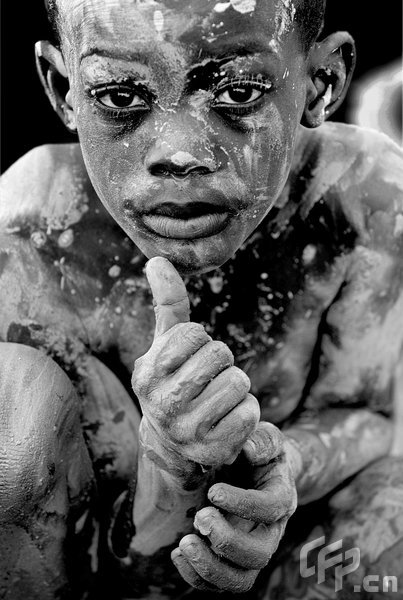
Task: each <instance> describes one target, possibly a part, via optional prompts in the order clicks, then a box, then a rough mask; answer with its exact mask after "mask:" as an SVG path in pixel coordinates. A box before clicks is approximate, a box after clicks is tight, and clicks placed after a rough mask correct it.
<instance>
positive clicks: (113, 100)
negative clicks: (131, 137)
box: [88, 83, 152, 116]
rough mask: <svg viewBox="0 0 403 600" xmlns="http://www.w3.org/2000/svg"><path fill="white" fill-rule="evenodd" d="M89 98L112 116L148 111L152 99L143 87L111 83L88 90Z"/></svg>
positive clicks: (132, 84) (134, 84)
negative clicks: (112, 114)
mask: <svg viewBox="0 0 403 600" xmlns="http://www.w3.org/2000/svg"><path fill="white" fill-rule="evenodd" d="M88 92H89V96H90V97H91V98H92V99H93V100H95V102H96V104H97V105H98V106H99V107H101V108H103V109H104V110H105V111H106V112H109V113H111V112H113V113H114V116H115V115H119V114H122V115H123V114H126V113H128V112H133V111H138V110H141V111H143V110H148V109H149V106H150V103H151V102H152V97H151V94H150V92H148V91H147V89H146V88H145V86H143V85H140V84H137V83H124V84H121V83H111V84H107V85H103V86H99V87H96V88H93V89H89V90H88Z"/></svg>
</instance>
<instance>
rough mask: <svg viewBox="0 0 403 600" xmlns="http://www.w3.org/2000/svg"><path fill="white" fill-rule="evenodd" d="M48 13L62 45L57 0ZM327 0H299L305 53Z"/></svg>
mask: <svg viewBox="0 0 403 600" xmlns="http://www.w3.org/2000/svg"><path fill="white" fill-rule="evenodd" d="M45 6H46V11H47V13H48V18H49V22H50V24H51V26H52V31H53V34H54V36H55V38H56V41H57V42H58V43H59V44H60V41H61V38H60V23H59V13H58V10H57V0H45ZM325 10H326V0H298V5H297V7H296V9H295V15H294V20H295V22H296V23H297V24H298V26H299V29H300V31H301V41H302V47H303V50H304V52H308V51H309V50H310V48H311V47H312V45H313V44H314V43H315V41H316V40H317V38H318V37H319V35H320V33H321V31H322V28H323V23H324V19H325Z"/></svg>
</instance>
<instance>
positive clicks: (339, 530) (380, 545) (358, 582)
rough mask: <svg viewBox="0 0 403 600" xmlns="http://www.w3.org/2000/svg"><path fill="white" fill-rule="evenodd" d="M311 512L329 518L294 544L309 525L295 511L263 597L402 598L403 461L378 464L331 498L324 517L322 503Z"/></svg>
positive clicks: (313, 599) (283, 599)
mask: <svg viewBox="0 0 403 600" xmlns="http://www.w3.org/2000/svg"><path fill="white" fill-rule="evenodd" d="M310 510H311V511H312V512H314V513H316V514H317V515H319V514H321V515H322V516H323V515H325V516H324V518H323V521H322V522H321V523H319V521H318V519H316V525H315V526H313V528H312V526H311V527H310V531H309V534H308V535H307V536H306V537H305V539H304V540H303V542H301V543H296V542H295V539H297V538H299V540H301V536H300V535H299V533H300V531H301V528H302V527H304V525H305V523H304V520H302V521H299V522H298V520H299V519H300V518H301V513H300V512H297V513H296V515H295V517H294V523H293V525H292V526H291V528H290V532H289V533H288V536H287V540H286V541H285V545H286V546H287V549H288V550H286V553H285V554H284V555H283V556H282V558H281V561H280V563H279V564H278V565H277V566H276V568H274V570H273V571H272V573H271V574H270V577H269V579H268V581H269V583H268V585H265V586H262V589H263V590H264V592H262V594H261V596H260V597H261V598H264V600H269V599H270V600H294V599H295V600H297V599H298V600H316V599H322V600H325V599H337V600H353V599H358V598H361V599H365V600H378V599H379V600H381V599H383V600H386V598H390V599H393V598H394V599H395V600H398V599H399V598H403V459H401V458H384V459H382V460H379V461H377V462H375V463H374V464H372V465H371V466H370V467H368V468H366V469H365V470H364V471H362V472H361V473H360V474H359V475H357V476H356V477H355V478H354V479H353V480H352V481H351V482H350V483H349V484H348V485H346V486H345V487H344V488H343V489H342V490H341V491H339V492H337V493H336V494H335V495H334V496H333V497H332V498H331V500H330V502H329V504H328V505H327V507H326V512H325V513H321V508H320V505H318V509H316V507H314V508H312V506H311V507H309V506H308V507H306V509H303V514H306V516H307V518H309V519H310V516H311V515H312V512H311V514H310V512H309V511H310ZM310 520H311V519H310ZM311 523H312V520H311ZM291 533H294V535H295V537H294V544H292V537H291V536H290V534H291ZM321 538H322V540H321ZM323 538H324V539H323ZM306 544H309V545H308V546H307V545H306ZM330 544H334V546H333V548H332V547H329V545H330ZM356 548H358V550H359V557H358V551H357V550H355V549H356ZM283 550H285V548H284V547H283ZM304 550H305V552H304ZM332 563H333V565H332ZM318 580H319V582H318ZM338 582H339V583H338ZM340 586H341V589H339V588H340Z"/></svg>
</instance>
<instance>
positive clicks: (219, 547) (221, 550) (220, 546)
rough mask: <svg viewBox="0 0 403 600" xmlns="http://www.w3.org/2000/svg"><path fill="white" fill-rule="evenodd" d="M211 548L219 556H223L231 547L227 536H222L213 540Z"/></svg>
mask: <svg viewBox="0 0 403 600" xmlns="http://www.w3.org/2000/svg"><path fill="white" fill-rule="evenodd" d="M213 548H214V550H215V552H216V553H217V554H218V555H219V556H225V555H226V554H227V553H228V550H230V549H231V541H230V539H229V538H228V536H226V535H225V536H222V537H220V538H219V539H216V540H215V541H214V544H213Z"/></svg>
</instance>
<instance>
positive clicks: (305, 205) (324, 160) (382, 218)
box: [284, 122, 403, 247]
mask: <svg viewBox="0 0 403 600" xmlns="http://www.w3.org/2000/svg"><path fill="white" fill-rule="evenodd" d="M284 193H285V198H284V204H285V203H289V201H290V200H291V202H294V204H295V205H298V214H299V216H300V217H302V219H309V218H310V217H311V215H312V214H313V213H318V214H320V213H321V212H322V211H321V210H318V208H319V206H320V205H321V206H322V207H323V210H328V211H330V212H331V213H332V215H333V216H334V217H335V222H336V225H337V221H338V220H339V222H340V224H341V226H342V227H344V226H345V224H346V223H347V224H348V225H349V227H351V229H353V230H354V231H355V233H356V235H357V240H356V243H357V244H362V245H367V244H370V245H371V244H373V243H376V244H377V245H379V244H380V245H382V244H385V246H387V247H391V245H393V240H394V239H395V238H396V234H398V235H399V237H400V233H402V232H403V150H402V148H400V147H399V146H398V145H397V144H395V143H394V142H393V141H392V140H391V139H390V138H388V137H387V136H386V135H384V134H382V133H378V132H376V131H374V130H370V129H364V128H360V127H356V126H353V125H345V124H341V123H331V122H329V123H326V124H324V125H322V126H321V127H319V128H318V129H314V130H308V129H303V128H301V130H300V132H299V137H298V140H297V144H296V149H295V154H294V161H293V166H292V170H291V173H290V177H289V180H288V184H287V186H286V189H285V191H284ZM336 217H337V218H336ZM400 230H401V231H400Z"/></svg>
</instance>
